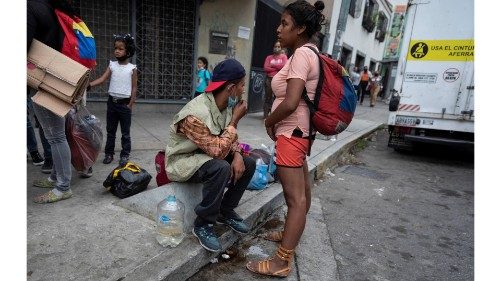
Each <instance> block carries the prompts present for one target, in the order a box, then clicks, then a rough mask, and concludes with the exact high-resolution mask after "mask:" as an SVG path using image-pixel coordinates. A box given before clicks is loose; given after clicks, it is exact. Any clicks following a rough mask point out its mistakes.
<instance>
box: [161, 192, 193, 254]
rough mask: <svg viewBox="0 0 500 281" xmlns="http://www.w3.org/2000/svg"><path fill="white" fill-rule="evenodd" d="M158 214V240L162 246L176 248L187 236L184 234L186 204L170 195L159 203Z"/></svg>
mask: <svg viewBox="0 0 500 281" xmlns="http://www.w3.org/2000/svg"><path fill="white" fill-rule="evenodd" d="M156 210H157V213H156V223H157V227H156V232H157V233H156V240H157V241H158V243H160V244H161V245H162V246H164V247H165V246H170V247H175V246H177V245H179V244H180V243H181V241H182V239H184V237H185V236H186V234H185V233H184V204H183V203H182V202H181V201H179V200H177V198H175V195H169V196H168V197H167V198H166V199H164V200H163V201H161V202H160V203H158V207H157V209H156Z"/></svg>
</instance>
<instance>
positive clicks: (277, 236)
mask: <svg viewBox="0 0 500 281" xmlns="http://www.w3.org/2000/svg"><path fill="white" fill-rule="evenodd" d="M262 238H264V239H266V240H269V241H273V242H281V240H283V230H280V231H270V232H268V233H266V234H265V235H263V236H262Z"/></svg>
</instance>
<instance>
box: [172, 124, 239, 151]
mask: <svg viewBox="0 0 500 281" xmlns="http://www.w3.org/2000/svg"><path fill="white" fill-rule="evenodd" d="M177 132H179V133H181V134H183V135H185V136H186V137H187V138H188V139H189V140H191V141H192V142H194V143H195V144H196V145H197V146H198V147H199V148H200V149H201V150H203V151H204V152H205V153H206V154H207V155H208V156H210V157H213V158H218V159H224V158H226V157H227V155H228V154H229V152H232V153H235V152H239V153H241V147H240V145H239V143H238V134H237V132H236V128H235V127H233V126H232V125H230V126H227V127H226V128H225V129H224V131H223V132H222V134H221V135H219V136H216V135H212V133H211V132H210V129H209V128H208V127H207V126H206V125H205V124H204V123H203V122H202V121H201V120H200V119H198V118H196V117H194V116H192V115H188V116H187V117H186V118H184V119H182V121H180V122H179V124H178V126H177Z"/></svg>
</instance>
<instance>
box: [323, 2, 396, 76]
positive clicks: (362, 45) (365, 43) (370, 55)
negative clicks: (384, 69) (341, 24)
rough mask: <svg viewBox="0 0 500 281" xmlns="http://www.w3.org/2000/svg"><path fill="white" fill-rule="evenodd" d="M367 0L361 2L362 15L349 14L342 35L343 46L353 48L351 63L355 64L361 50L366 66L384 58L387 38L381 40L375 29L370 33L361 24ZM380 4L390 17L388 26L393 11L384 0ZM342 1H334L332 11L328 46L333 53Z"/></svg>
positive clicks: (381, 8) (380, 8) (388, 17)
mask: <svg viewBox="0 0 500 281" xmlns="http://www.w3.org/2000/svg"><path fill="white" fill-rule="evenodd" d="M366 1H367V0H364V1H363V2H362V4H361V15H360V16H359V17H358V18H353V17H352V16H351V15H350V14H348V15H347V23H346V30H345V32H344V34H343V35H342V37H341V42H340V45H341V46H346V45H347V47H348V49H352V55H351V63H352V64H354V62H355V60H356V54H357V53H358V51H359V52H361V53H362V54H363V55H364V57H365V66H369V65H370V60H373V61H376V62H379V61H381V60H382V57H383V54H384V47H385V40H384V41H383V42H379V41H378V40H376V39H375V31H376V27H375V29H374V31H373V32H371V33H368V32H367V31H366V30H365V29H364V28H363V26H361V22H362V21H363V14H364V8H365V3H366ZM377 2H378V4H379V8H378V9H379V11H383V12H384V13H385V15H386V17H387V19H388V27H389V25H390V23H391V22H392V11H391V10H390V9H389V7H388V6H387V5H386V4H385V1H384V0H377ZM341 3H342V1H340V0H337V1H334V4H333V12H332V24H331V25H330V27H331V29H330V33H331V36H332V37H331V40H330V43H331V44H329V46H328V52H329V53H331V52H332V50H333V43H334V40H335V31H334V30H335V29H336V28H337V22H338V18H339V14H340V5H341ZM379 65H380V64H379V63H377V65H376V68H378V67H379Z"/></svg>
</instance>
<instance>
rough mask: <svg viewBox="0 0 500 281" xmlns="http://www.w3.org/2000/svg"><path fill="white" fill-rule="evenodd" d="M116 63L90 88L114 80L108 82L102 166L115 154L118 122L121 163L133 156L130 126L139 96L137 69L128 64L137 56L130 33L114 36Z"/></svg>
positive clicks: (110, 65)
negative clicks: (133, 109)
mask: <svg viewBox="0 0 500 281" xmlns="http://www.w3.org/2000/svg"><path fill="white" fill-rule="evenodd" d="M114 46H115V52H114V54H115V57H116V61H110V62H109V67H108V68H107V69H106V71H105V72H104V74H103V75H102V76H101V77H99V78H98V79H96V80H94V81H92V82H90V86H89V87H93V86H96V85H100V84H102V83H104V82H105V81H107V80H108V79H109V78H111V81H110V82H109V90H108V93H109V98H108V103H107V107H108V110H107V112H106V131H107V136H106V147H105V148H104V153H105V156H104V160H103V161H102V163H104V164H109V163H111V162H113V155H114V154H115V139H116V130H117V129H118V123H120V128H121V133H122V139H121V141H122V151H121V152H120V161H127V160H128V158H129V156H130V150H131V147H132V142H131V139H130V125H131V124H132V106H133V105H134V102H135V97H136V93H137V66H136V65H135V64H131V63H130V62H129V58H131V57H132V56H134V53H135V45H134V38H133V37H132V36H130V34H126V35H115V42H114Z"/></svg>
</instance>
